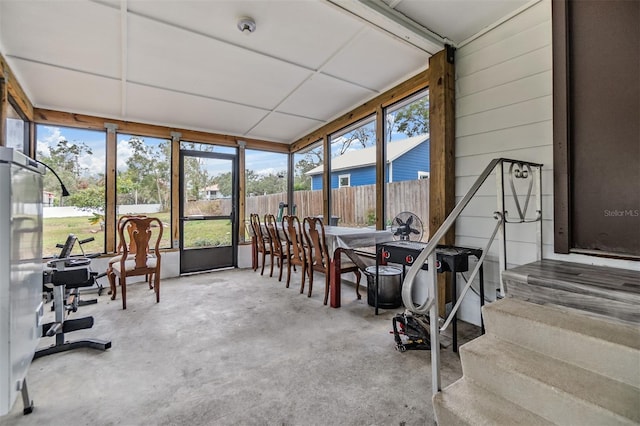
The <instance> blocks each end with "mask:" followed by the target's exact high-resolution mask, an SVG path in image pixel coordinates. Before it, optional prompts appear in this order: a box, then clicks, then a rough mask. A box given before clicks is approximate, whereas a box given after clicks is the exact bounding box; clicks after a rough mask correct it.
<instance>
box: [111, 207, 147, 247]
mask: <svg viewBox="0 0 640 426" xmlns="http://www.w3.org/2000/svg"><path fill="white" fill-rule="evenodd" d="M134 217H139V218H145V217H147V215H144V214H123V215H122V216H120V218H119V219H118V223H117V225H116V230H117V232H118V234H119V233H120V228H122V227H123V224H124V222H125V220H127V219H131V218H134ZM133 229H134V224H133V223H129V224H128V225H127V232H128V233H129V247H128V251H129V253H135V252H136V245H135V240H134V239H133V238H131V233H132V232H133ZM122 244H123V240H122V239H119V241H118V253H122V251H123V249H124V248H123V247H122ZM132 244H133V245H132Z"/></svg>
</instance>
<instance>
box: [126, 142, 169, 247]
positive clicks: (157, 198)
mask: <svg viewBox="0 0 640 426" xmlns="http://www.w3.org/2000/svg"><path fill="white" fill-rule="evenodd" d="M117 141H118V143H117V146H118V147H117V164H118V166H117V170H118V173H117V177H116V194H117V195H116V197H117V198H116V203H117V214H118V218H119V217H120V216H121V215H124V214H144V215H148V216H155V217H157V218H159V219H160V221H161V222H162V223H163V224H164V229H163V232H162V241H161V245H160V247H162V248H168V247H171V141H169V140H167V139H156V138H145V137H142V136H135V135H126V134H120V133H119V134H118V136H117ZM116 232H117V230H116ZM117 238H118V235H117V234H116V241H117Z"/></svg>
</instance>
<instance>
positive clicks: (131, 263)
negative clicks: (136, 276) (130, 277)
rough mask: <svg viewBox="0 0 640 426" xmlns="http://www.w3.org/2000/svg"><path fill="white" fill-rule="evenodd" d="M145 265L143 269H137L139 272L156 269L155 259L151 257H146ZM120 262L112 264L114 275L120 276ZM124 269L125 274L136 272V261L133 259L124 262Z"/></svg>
mask: <svg viewBox="0 0 640 426" xmlns="http://www.w3.org/2000/svg"><path fill="white" fill-rule="evenodd" d="M147 259H148V260H147V265H146V266H145V267H144V268H139V269H140V270H147V269H155V267H156V258H155V257H153V256H147ZM120 265H121V264H120V262H119V261H118V262H117V263H114V264H113V266H112V267H113V270H114V272H115V273H116V274H120V273H121V272H122V271H121V270H120ZM124 269H125V271H126V272H133V271H135V270H136V260H135V259H131V260H125V261H124Z"/></svg>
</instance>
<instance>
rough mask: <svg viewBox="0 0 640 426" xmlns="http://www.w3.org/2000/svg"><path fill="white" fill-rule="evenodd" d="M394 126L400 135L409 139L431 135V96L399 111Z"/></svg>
mask: <svg viewBox="0 0 640 426" xmlns="http://www.w3.org/2000/svg"><path fill="white" fill-rule="evenodd" d="M393 125H394V126H395V129H396V131H397V132H398V133H404V134H405V135H407V136H409V137H411V136H416V135H422V134H424V133H429V96H428V95H427V96H425V97H424V98H421V99H420V100H418V101H416V102H412V103H410V104H409V105H407V106H405V107H403V108H401V109H399V110H398V111H397V112H396V114H395V117H394V122H393Z"/></svg>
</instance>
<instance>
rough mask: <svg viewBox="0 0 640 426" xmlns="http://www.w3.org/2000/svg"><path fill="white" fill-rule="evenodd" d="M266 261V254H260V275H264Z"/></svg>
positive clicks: (264, 252)
mask: <svg viewBox="0 0 640 426" xmlns="http://www.w3.org/2000/svg"><path fill="white" fill-rule="evenodd" d="M266 260H267V252H266V251H263V252H262V270H261V271H260V275H264V263H265V261H266Z"/></svg>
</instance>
